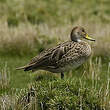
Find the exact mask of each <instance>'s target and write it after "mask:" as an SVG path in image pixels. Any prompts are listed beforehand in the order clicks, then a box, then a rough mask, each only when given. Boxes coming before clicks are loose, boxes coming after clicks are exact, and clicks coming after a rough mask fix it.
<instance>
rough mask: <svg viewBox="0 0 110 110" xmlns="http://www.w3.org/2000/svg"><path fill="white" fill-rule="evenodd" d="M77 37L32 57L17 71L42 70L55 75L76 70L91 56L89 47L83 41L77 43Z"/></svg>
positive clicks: (74, 29)
mask: <svg viewBox="0 0 110 110" xmlns="http://www.w3.org/2000/svg"><path fill="white" fill-rule="evenodd" d="M80 28H81V29H83V28H82V27H78V29H79V30H80ZM79 30H78V32H79ZM72 31H73V34H74V33H75V32H77V28H76V27H75V28H73V30H72ZM74 31H75V32H74ZM84 32H85V31H84ZM85 33H86V32H85ZM71 34H72V32H71ZM71 37H72V35H71ZM73 37H75V36H73ZM77 37H79V36H77V35H76V38H73V40H72V38H71V41H67V42H64V43H61V44H59V45H57V46H56V47H53V48H50V49H47V50H45V51H43V52H41V53H40V54H39V55H38V56H36V57H34V58H33V59H32V60H31V61H30V63H29V64H27V65H26V66H24V67H20V68H18V69H24V71H29V70H32V71H36V70H39V69H42V70H48V71H51V72H55V73H63V72H65V71H68V70H70V69H72V68H73V69H74V68H77V67H78V66H80V65H81V64H83V63H84V62H85V61H86V60H87V59H88V58H89V56H90V55H91V47H90V45H89V44H88V43H87V42H85V41H80V42H77V41H76V40H77ZM74 39H75V40H74ZM78 39H79V38H78Z"/></svg>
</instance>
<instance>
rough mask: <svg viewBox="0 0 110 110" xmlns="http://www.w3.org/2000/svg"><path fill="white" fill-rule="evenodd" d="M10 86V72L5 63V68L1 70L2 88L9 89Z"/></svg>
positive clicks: (0, 86) (0, 87) (0, 80)
mask: <svg viewBox="0 0 110 110" xmlns="http://www.w3.org/2000/svg"><path fill="white" fill-rule="evenodd" d="M9 87H10V72H9V71H8V69H7V65H6V64H5V66H4V68H3V69H1V71H0V89H1V90H3V89H8V88H9Z"/></svg>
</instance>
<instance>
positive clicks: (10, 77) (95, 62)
mask: <svg viewBox="0 0 110 110" xmlns="http://www.w3.org/2000/svg"><path fill="white" fill-rule="evenodd" d="M109 4H110V1H109V0H101V1H100V0H92V1H88V0H85V1H82V0H68V1H65V0H60V1H59V0H54V1H52V0H46V1H44V0H31V1H27V0H19V1H18V0H12V1H11V2H10V1H9V0H0V9H1V10H0V109H1V110H21V109H25V110H36V109H38V110H73V109H74V110H109V109H110V96H109V94H110V58H109V56H110V51H109V50H110V46H109V45H110V37H109V36H110V31H109V29H110V19H109V17H110V8H109ZM76 25H80V26H83V27H85V29H86V30H87V32H88V34H90V36H91V37H93V38H95V39H96V42H95V43H91V42H89V43H90V45H91V46H92V49H93V54H92V57H91V58H90V60H89V61H88V62H86V63H85V64H84V65H83V66H81V67H79V68H78V69H76V70H74V71H70V72H68V73H65V78H64V80H61V79H60V74H52V73H50V72H46V71H37V72H35V73H31V72H24V71H17V70H15V68H16V67H19V66H23V65H25V64H27V63H28V62H29V61H30V59H31V58H32V57H34V56H35V55H37V54H39V53H40V52H41V51H43V50H45V49H46V48H50V47H53V46H55V45H57V44H59V43H61V42H63V41H67V40H69V36H70V31H71V29H72V28H73V27H74V26H76Z"/></svg>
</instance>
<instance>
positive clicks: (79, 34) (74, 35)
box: [70, 26, 95, 42]
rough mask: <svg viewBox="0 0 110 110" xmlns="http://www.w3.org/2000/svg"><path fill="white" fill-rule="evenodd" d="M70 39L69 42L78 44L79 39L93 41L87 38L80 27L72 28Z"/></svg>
mask: <svg viewBox="0 0 110 110" xmlns="http://www.w3.org/2000/svg"><path fill="white" fill-rule="evenodd" d="M70 37H71V40H72V41H75V42H80V41H81V39H83V38H84V39H87V40H90V41H95V39H93V38H91V37H89V36H88V34H87V33H86V31H85V29H84V28H83V27H81V26H76V27H74V28H73V29H72V31H71V35H70Z"/></svg>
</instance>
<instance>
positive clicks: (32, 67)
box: [16, 64, 35, 71]
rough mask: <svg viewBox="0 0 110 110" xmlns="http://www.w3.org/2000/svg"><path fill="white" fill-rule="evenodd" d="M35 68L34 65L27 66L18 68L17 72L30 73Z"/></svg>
mask: <svg viewBox="0 0 110 110" xmlns="http://www.w3.org/2000/svg"><path fill="white" fill-rule="evenodd" d="M34 67H35V66H34V64H31V65H26V66H22V67H18V68H16V70H21V69H24V71H29V70H33V69H34Z"/></svg>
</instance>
